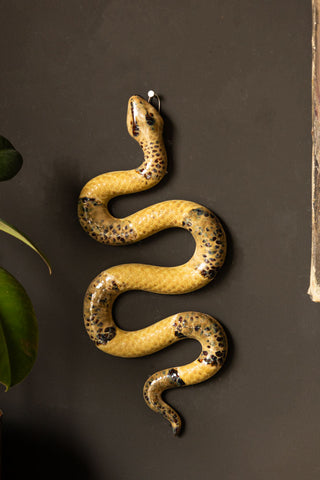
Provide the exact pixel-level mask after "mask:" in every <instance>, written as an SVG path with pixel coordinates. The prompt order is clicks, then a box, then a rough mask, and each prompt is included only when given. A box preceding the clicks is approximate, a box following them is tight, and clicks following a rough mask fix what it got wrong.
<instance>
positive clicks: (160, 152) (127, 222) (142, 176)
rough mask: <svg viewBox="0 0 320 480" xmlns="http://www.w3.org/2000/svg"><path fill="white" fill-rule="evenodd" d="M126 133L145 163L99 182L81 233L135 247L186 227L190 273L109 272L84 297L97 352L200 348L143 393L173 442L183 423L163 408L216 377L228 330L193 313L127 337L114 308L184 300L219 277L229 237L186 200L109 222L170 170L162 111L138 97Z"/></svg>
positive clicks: (185, 268)
mask: <svg viewBox="0 0 320 480" xmlns="http://www.w3.org/2000/svg"><path fill="white" fill-rule="evenodd" d="M127 128H128V132H129V134H130V135H131V136H132V137H133V138H134V139H135V140H136V141H137V142H138V143H139V145H140V147H141V149H142V151H143V153H144V161H143V163H142V164H141V165H140V166H139V167H138V168H136V169H133V170H127V171H119V172H109V173H105V174H103V175H99V176H97V177H95V178H93V179H92V180H90V181H89V182H88V183H87V184H86V185H85V186H84V188H83V189H82V191H81V194H80V198H79V204H78V215H79V220H80V223H81V225H82V227H83V229H84V230H85V231H86V232H87V233H88V234H89V235H91V237H92V238H94V239H95V240H97V241H98V242H102V243H106V244H108V245H129V244H132V243H135V242H138V241H140V240H142V239H144V238H146V237H149V236H150V235H153V234H155V233H157V232H159V231H161V230H164V229H167V228H173V227H180V228H184V229H185V230H187V231H188V232H190V233H191V234H192V236H193V238H194V240H195V244H196V248H195V251H194V254H193V256H192V257H191V258H190V260H189V261H188V262H186V263H185V264H184V265H179V266H175V267H159V266H154V265H142V264H125V265H117V266H114V267H111V268H109V269H107V270H105V271H103V272H102V273H100V274H99V275H98V276H97V277H96V278H95V279H94V280H93V281H92V282H91V284H90V285H89V287H88V289H87V292H86V294H85V299H84V322H85V327H86V329H87V332H88V335H89V337H90V338H91V340H92V341H93V342H94V343H95V345H96V346H97V347H98V348H99V349H100V350H102V351H103V352H106V353H109V354H110V355H115V356H118V357H128V358H130V357H131V358H132V357H141V356H144V355H149V354H151V353H154V352H157V351H159V350H161V349H163V348H165V347H167V346H169V345H171V344H173V343H175V342H177V341H179V340H181V339H183V338H192V339H195V340H198V341H199V342H200V344H201V347H202V351H201V353H200V355H199V356H198V358H197V359H196V360H194V361H193V362H191V363H189V364H187V365H183V366H179V367H173V368H168V369H166V370H162V371H160V372H157V373H155V374H154V375H152V376H151V377H150V378H148V380H147V381H146V383H145V385H144V389H143V395H144V399H145V401H146V403H147V405H148V406H149V407H150V408H151V409H152V410H154V411H155V412H158V413H160V414H161V415H163V417H164V418H166V419H167V420H168V421H169V422H170V424H171V426H172V429H173V432H174V434H178V433H179V432H180V429H181V419H180V417H179V415H178V413H177V412H176V411H175V410H174V409H173V408H171V407H170V406H169V405H168V404H167V403H165V402H164V400H163V399H162V392H163V391H165V390H168V389H171V388H175V387H182V386H187V385H193V384H196V383H200V382H203V381H204V380H207V379H209V378H210V377H212V376H213V375H215V374H216V373H217V372H218V370H219V369H220V368H221V367H222V365H223V363H224V361H225V359H226V355H227V338H226V334H225V332H224V330H223V328H222V326H221V325H220V324H219V322H218V321H217V320H215V319H214V318H212V317H211V316H209V315H206V314H204V313H199V312H192V311H190V312H183V313H177V314H175V315H172V316H170V317H168V318H165V319H164V320H161V321H159V322H157V323H155V324H153V325H150V326H148V327H146V328H143V329H141V330H136V331H124V330H122V329H120V328H119V327H118V326H117V325H116V324H115V322H114V320H113V316H112V305H113V303H114V301H115V299H116V298H117V297H118V296H119V295H120V294H121V293H123V292H126V291H128V290H145V291H147V292H153V293H160V294H182V293H188V292H192V291H194V290H197V289H199V288H201V287H203V286H204V285H206V284H207V283H209V282H210V281H211V280H212V279H213V278H214V277H215V276H216V274H217V272H218V271H219V269H220V268H221V266H222V264H223V262H224V259H225V255H226V237H225V233H224V230H223V228H222V226H221V224H220V222H219V220H218V218H217V217H216V216H215V215H214V214H213V213H212V212H211V211H210V210H208V209H207V208H206V207H203V206H202V205H199V204H197V203H193V202H191V201H186V200H169V201H165V202H162V203H158V204H155V205H151V206H149V207H147V208H145V209H143V210H140V211H138V212H136V213H134V214H132V215H130V216H128V217H125V218H115V217H113V216H112V215H111V214H110V212H109V210H108V202H109V200H110V199H112V198H114V197H116V196H119V195H126V194H130V193H135V192H140V191H143V190H146V189H149V188H151V187H153V186H155V185H156V184H157V183H158V182H159V181H160V180H161V179H162V178H163V176H164V175H165V173H166V169H167V156H166V151H165V146H164V143H163V139H162V130H163V119H162V117H161V115H160V113H159V111H158V109H157V108H155V107H154V106H153V105H152V104H151V103H150V102H149V101H146V100H144V99H143V98H142V97H140V96H137V95H135V96H132V97H131V98H130V99H129V103H128V113H127Z"/></svg>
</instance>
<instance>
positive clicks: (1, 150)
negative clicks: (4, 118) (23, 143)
mask: <svg viewBox="0 0 320 480" xmlns="http://www.w3.org/2000/svg"><path fill="white" fill-rule="evenodd" d="M22 163H23V159H22V156H21V154H20V153H19V152H17V150H16V149H15V148H14V146H13V145H12V143H10V142H9V140H7V139H6V138H5V137H3V136H2V135H0V182H2V181H5V180H10V178H12V177H14V176H15V175H16V174H17V173H18V172H19V170H20V168H21V167H22Z"/></svg>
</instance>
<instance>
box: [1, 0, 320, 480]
mask: <svg viewBox="0 0 320 480" xmlns="http://www.w3.org/2000/svg"><path fill="white" fill-rule="evenodd" d="M310 3H311V2H310ZM1 20H2V21H1V29H0V45H1V47H0V48H1V75H0V92H1V107H0V125H1V134H3V135H5V136H6V137H8V138H9V139H10V140H11V141H12V142H13V143H14V145H15V146H16V148H17V149H18V150H20V151H21V153H22V154H23V156H24V159H25V163H24V166H23V169H22V170H21V172H20V173H19V175H18V176H17V177H15V179H13V180H12V181H11V182H7V183H3V184H1V185H0V198H1V213H0V216H1V217H3V218H5V219H6V220H7V221H9V222H11V223H13V224H15V225H17V226H19V227H20V228H21V229H22V230H23V231H25V232H26V233H28V234H29V235H30V236H31V238H33V239H35V240H37V243H38V245H39V246H40V247H42V248H43V249H44V250H45V252H46V253H47V255H48V257H49V258H50V259H51V261H52V264H53V270H54V273H53V275H52V277H49V275H48V274H47V271H46V268H45V266H44V265H43V264H42V263H41V261H40V260H39V259H38V258H37V257H36V256H35V254H34V253H33V252H32V251H29V249H27V248H26V247H25V246H24V245H22V244H19V243H18V242H17V241H15V240H14V239H11V238H9V237H6V236H5V235H1V238H0V241H1V250H0V262H1V265H3V266H4V267H5V268H7V269H8V270H10V271H11V272H12V273H13V274H14V275H15V276H16V277H17V278H18V279H19V280H20V281H21V282H22V283H23V285H25V287H26V289H27V291H28V293H29V295H30V297H31V298H32V300H33V303H34V307H35V310H36V313H37V317H38V320H39V326H40V349H39V355H38V359H37V362H36V365H35V367H34V369H33V371H32V373H31V375H30V376H29V377H28V378H27V380H25V381H24V382H23V383H22V384H21V385H19V386H16V387H14V388H13V389H12V390H11V391H9V393H2V392H1V395H0V405H1V408H2V409H3V410H4V419H5V420H4V441H5V448H4V456H5V458H4V463H5V465H4V473H5V474H6V475H5V478H8V479H9V478H10V479H12V478H18V475H19V474H22V473H23V474H24V475H28V474H29V473H30V472H31V473H32V475H33V478H36V479H38V478H39V479H40V478H48V479H51V478H63V479H64V478H66V479H67V478H70V476H71V475H72V478H77V479H90V480H122V479H149V478H152V479H154V480H160V479H163V478H166V479H168V480H169V479H170V480H173V479H174V480H176V479H180V478H181V479H184V480H191V479H192V480H193V479H195V478H204V479H207V478H215V479H218V478H219V479H222V480H235V479H236V480H238V479H240V480H242V479H246V480H257V479H259V480H270V479H276V480H277V479H279V480H287V479H288V480H289V479H290V480H297V479H301V478H303V479H304V480H314V479H315V478H318V477H319V471H320V460H319V443H320V406H319V405H320V378H319V377H320V375H319V363H320V348H319V344H320V305H318V304H313V303H312V302H311V301H310V300H309V297H308V296H307V294H306V291H307V287H308V280H309V278H308V277H309V260H310V234H311V227H310V224H311V203H310V195H311V187H310V176H311V175H310V174H311V135H310V130H311V99H310V79H311V47H310V42H311V6H310V5H309V2H303V1H301V0H283V1H281V2H280V1H278V0H263V1H259V2H257V1H253V0H242V1H241V2H240V1H238V0H237V1H236V0H229V1H227V2H226V1H225V0H215V1H205V0H203V1H197V0H191V1H182V0H178V1H170V0H162V1H158V0H157V1H153V2H150V1H147V0H141V1H138V2H131V1H129V0H120V1H115V0H113V1H111V0H110V1H109V0H82V1H81V2H79V1H76V0H69V1H67V2H63V1H60V0H57V1H55V2H52V1H50V0H32V1H29V2H27V1H19V0H10V1H9V0H6V1H4V2H1ZM150 88H152V89H154V90H155V91H156V92H158V93H159V94H160V95H161V98H162V112H163V115H164V117H165V140H166V145H167V149H168V156H169V174H168V175H167V177H166V179H165V180H164V181H163V182H162V183H161V185H159V186H158V187H156V188H154V189H153V190H152V191H151V190H150V191H149V192H145V193H142V194H136V195H133V196H131V197H127V198H121V199H118V200H115V201H114V202H113V204H112V209H113V212H114V213H115V214H116V215H119V216H121V215H126V214H128V213H129V212H133V211H135V210H137V209H140V208H142V207H144V206H147V205H149V204H152V203H155V202H158V201H162V200H167V199H171V198H184V199H188V200H193V201H196V202H199V203H202V204H204V205H206V206H208V207H209V208H211V209H212V210H214V211H215V212H216V213H217V214H218V216H219V217H220V218H221V219H222V221H223V222H224V225H225V226H226V229H227V232H228V240H229V253H228V259H227V262H226V265H225V268H224V270H223V272H221V274H220V275H219V277H218V278H217V279H216V281H215V282H213V283H212V284H210V285H209V286H207V287H206V288H204V289H203V290H201V291H198V292H195V293H193V294H188V295H184V296H183V295H182V296H160V295H155V294H148V293H143V292H129V293H127V294H125V295H123V296H122V298H120V299H119V300H118V301H117V304H116V305H115V316H116V320H117V322H118V324H119V325H120V326H121V327H123V328H127V329H136V328H141V327H143V326H146V325H149V324H151V323H153V322H155V321H157V320H159V319H161V318H163V317H165V316H167V315H171V314H173V313H176V312H179V311H185V310H192V309H194V310H199V311H203V312H206V313H209V314H211V315H213V316H215V317H216V318H217V319H218V320H219V321H221V323H222V324H223V325H224V326H225V327H226V330H227V332H228V336H229V342H230V345H231V351H230V355H229V360H228V362H227V364H226V366H225V367H224V368H223V370H222V371H221V373H220V374H219V375H218V376H217V377H216V378H213V379H211V380H210V381H208V382H207V383H203V384H201V385H198V386H195V387H190V388H187V389H181V390H176V391H170V392H169V393H168V394H167V399H168V401H169V402H170V403H172V404H173V405H174V406H175V407H176V408H177V410H178V411H180V412H181V413H182V414H183V417H184V418H185V421H186V428H185V431H184V434H183V436H182V437H181V438H178V439H177V438H174V437H173V436H172V434H171V431H170V428H169V426H168V425H166V423H165V422H164V421H163V420H162V419H161V418H160V417H158V416H157V415H155V414H154V413H153V412H151V411H150V410H149V409H148V408H147V407H146V406H145V404H144V401H143V398H142V386H143V383H144V381H145V379H146V378H147V376H148V375H149V374H151V373H153V372H155V371H156V370H158V369H161V368H164V367H168V366H174V365H176V364H180V363H182V362H189V361H190V360H192V359H193V358H194V357H195V356H196V355H197V353H198V350H199V347H198V344H196V343H194V342H192V341H184V342H180V343H179V344H176V345H175V346H173V347H171V348H169V349H167V350H165V351H162V352H160V353H158V354H155V355H153V356H151V357H146V358H140V359H132V360H126V359H119V358H112V357H109V356H107V355H104V354H103V353H101V352H100V351H98V350H97V349H96V348H95V347H94V345H93V344H92V343H91V342H90V340H89V338H88V336H87V334H86V332H85V330H84V328H83V324H82V298H83V295H84V292H85V290H86V288H87V286H88V284H89V283H90V281H91V280H92V279H93V278H94V276H95V275H97V274H98V273H99V272H100V271H101V270H103V269H105V268H107V267H109V266H112V265H116V264H119V263H128V262H143V263H155V264H158V265H175V264H178V263H182V262H184V261H185V260H187V259H188V258H189V256H190V255H191V253H192V251H193V241H192V239H191V237H190V236H188V234H187V233H186V232H183V231H178V230H177V231H176V230H172V231H166V232H163V233H161V234H159V235H157V236H156V237H154V238H150V239H148V240H145V241H144V242H142V243H141V244H137V245H133V246H128V247H123V248H116V249H115V248H112V247H107V246H104V245H99V244H97V243H95V242H94V241H93V240H91V239H90V238H89V237H88V236H87V235H86V234H85V233H84V232H83V231H82V229H81V227H80V226H79V224H78V221H77V216H76V203H77V196H78V194H79V192H80V190H81V188H82V186H83V185H84V183H85V182H86V181H87V180H88V179H90V178H92V177H93V176H95V175H97V174H99V173H102V172H105V171H111V170H119V169H130V168H134V167H135V166H136V165H138V164H139V163H140V162H141V160H142V156H141V151H140V150H139V147H138V146H137V145H136V144H135V142H134V141H133V140H132V139H131V138H130V137H129V135H128V134H127V131H126V125H125V115H126V105H127V100H128V98H129V97H130V96H131V95H132V94H134V93H138V94H140V95H146V93H147V91H148V90H149V89H150Z"/></svg>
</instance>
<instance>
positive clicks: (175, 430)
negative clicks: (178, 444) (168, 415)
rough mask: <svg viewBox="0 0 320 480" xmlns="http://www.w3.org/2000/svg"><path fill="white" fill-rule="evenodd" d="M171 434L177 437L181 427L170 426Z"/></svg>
mask: <svg viewBox="0 0 320 480" xmlns="http://www.w3.org/2000/svg"><path fill="white" fill-rule="evenodd" d="M171 427H172V433H173V435H174V436H175V437H179V435H180V433H181V425H171Z"/></svg>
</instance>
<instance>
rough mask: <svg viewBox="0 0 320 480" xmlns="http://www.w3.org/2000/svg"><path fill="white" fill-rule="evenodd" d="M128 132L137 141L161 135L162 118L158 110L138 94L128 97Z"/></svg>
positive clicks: (156, 137) (157, 137)
mask: <svg viewBox="0 0 320 480" xmlns="http://www.w3.org/2000/svg"><path fill="white" fill-rule="evenodd" d="M127 128H128V132H129V134H130V135H131V137H133V138H134V139H135V140H137V141H141V140H143V139H146V140H150V139H152V138H154V139H159V137H161V136H162V130H163V120H162V117H161V115H160V113H159V112H158V110H157V109H156V108H155V107H154V106H153V105H151V103H149V102H147V101H146V100H145V99H144V98H142V97H139V96H138V95H133V96H132V97H131V98H130V99H129V103H128V113H127Z"/></svg>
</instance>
